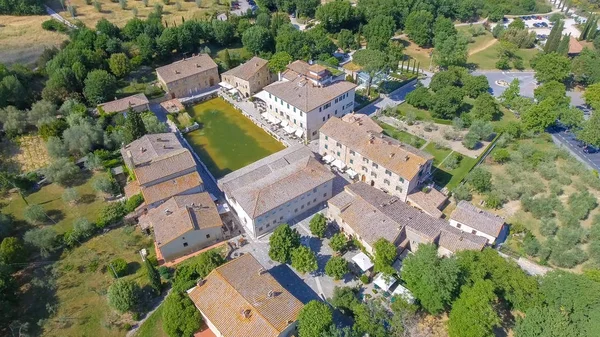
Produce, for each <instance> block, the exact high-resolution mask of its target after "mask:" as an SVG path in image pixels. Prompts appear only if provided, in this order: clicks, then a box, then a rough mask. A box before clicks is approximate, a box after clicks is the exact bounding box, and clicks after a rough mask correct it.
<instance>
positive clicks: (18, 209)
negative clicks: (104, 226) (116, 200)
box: [0, 172, 105, 234]
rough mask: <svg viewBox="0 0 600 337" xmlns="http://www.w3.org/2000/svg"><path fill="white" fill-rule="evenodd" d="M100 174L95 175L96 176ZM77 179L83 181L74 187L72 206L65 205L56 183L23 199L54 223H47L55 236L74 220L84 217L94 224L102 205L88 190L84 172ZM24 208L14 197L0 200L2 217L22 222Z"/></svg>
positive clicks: (98, 198)
mask: <svg viewBox="0 0 600 337" xmlns="http://www.w3.org/2000/svg"><path fill="white" fill-rule="evenodd" d="M99 174H103V173H97V174H96V175H99ZM77 180H80V181H84V182H83V183H82V184H80V185H78V186H74V188H75V189H76V190H77V192H78V193H79V196H80V198H81V201H80V202H79V203H78V204H76V205H69V204H65V203H64V202H63V200H62V198H61V196H62V194H63V192H64V191H65V189H64V188H63V187H61V186H59V185H57V184H50V185H46V186H44V187H42V188H41V189H40V190H39V191H36V192H34V193H31V194H29V195H26V196H25V198H26V199H27V202H29V204H30V205H33V204H39V205H42V206H43V207H44V210H45V211H46V213H47V214H48V216H49V217H51V218H52V219H53V220H54V221H56V224H52V222H50V221H48V224H47V225H51V226H52V227H53V228H54V229H55V230H56V231H57V232H58V233H59V234H62V233H64V232H66V231H67V230H69V229H71V226H72V222H73V221H74V220H75V219H78V218H81V217H85V218H87V219H88V220H90V221H95V220H96V217H97V216H98V213H99V211H100V209H101V208H102V206H104V205H105V202H104V200H103V197H102V196H97V195H96V192H95V191H94V190H93V188H92V184H91V182H92V179H90V174H89V173H88V172H81V174H80V176H79V177H78V179H77ZM25 207H27V205H26V204H25V202H24V201H23V199H21V197H19V195H18V194H9V195H8V196H6V197H5V198H4V199H0V211H1V212H2V213H4V214H11V215H12V216H14V218H15V220H17V221H24V218H23V210H24V209H25Z"/></svg>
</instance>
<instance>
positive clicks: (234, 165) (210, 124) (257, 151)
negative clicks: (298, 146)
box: [185, 97, 285, 179]
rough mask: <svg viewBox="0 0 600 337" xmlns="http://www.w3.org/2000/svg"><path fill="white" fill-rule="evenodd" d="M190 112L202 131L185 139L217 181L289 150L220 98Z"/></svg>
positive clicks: (190, 109)
mask: <svg viewBox="0 0 600 337" xmlns="http://www.w3.org/2000/svg"><path fill="white" fill-rule="evenodd" d="M187 112H188V114H189V115H190V116H191V117H192V118H193V119H195V120H196V121H197V122H198V123H199V124H200V126H201V127H200V129H198V130H195V131H192V132H190V133H187V134H186V135H185V138H186V139H187V141H188V142H189V143H190V145H191V146H192V147H193V148H194V151H195V152H196V153H197V154H198V156H199V157H200V159H201V160H202V162H203V163H204V164H205V165H206V167H207V168H208V170H209V171H210V172H211V173H212V175H213V176H214V177H215V178H216V179H219V178H221V177H223V176H224V175H226V174H228V173H230V172H233V171H235V170H237V169H240V168H242V167H244V166H246V165H249V164H251V163H253V162H255V161H257V160H259V159H262V158H264V157H266V156H268V155H271V154H273V153H275V152H278V151H280V150H283V149H284V148H285V146H284V145H283V144H281V143H280V142H279V141H277V140H276V139H274V138H273V137H271V135H269V134H268V133H267V132H266V131H264V130H263V129H261V128H260V127H259V126H257V125H256V124H254V123H253V122H252V121H251V120H250V119H248V118H247V117H245V116H244V115H243V114H242V113H241V112H239V111H237V110H236V109H235V108H234V107H233V106H231V104H229V103H228V102H227V101H225V100H224V99H222V98H220V97H219V98H214V99H211V100H208V101H205V102H202V103H199V104H196V105H194V106H192V107H189V108H188V109H187Z"/></svg>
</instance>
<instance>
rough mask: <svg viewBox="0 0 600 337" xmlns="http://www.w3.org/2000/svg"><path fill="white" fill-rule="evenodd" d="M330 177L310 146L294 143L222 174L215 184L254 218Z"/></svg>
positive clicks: (331, 176)
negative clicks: (231, 171) (294, 144)
mask: <svg viewBox="0 0 600 337" xmlns="http://www.w3.org/2000/svg"><path fill="white" fill-rule="evenodd" d="M334 177H335V176H334V174H333V173H331V172H330V171H329V170H328V169H327V168H326V167H325V166H323V165H322V164H321V163H319V162H318V161H317V160H316V159H315V158H314V157H313V154H312V152H311V151H310V149H308V148H307V147H306V146H303V145H296V146H291V147H288V148H287V149H284V150H282V151H279V152H277V153H275V154H273V155H270V156H268V157H266V158H263V159H261V160H259V161H257V162H255V163H253V164H250V165H248V166H246V167H244V168H242V169H239V170H237V171H235V172H233V173H230V174H228V175H226V176H225V177H223V178H221V179H220V180H219V186H220V187H221V189H222V190H223V191H224V192H225V193H227V194H228V195H229V196H231V197H233V198H234V199H235V200H236V201H237V203H238V204H240V206H242V208H243V209H244V210H245V211H246V213H247V214H248V215H249V216H251V217H252V218H255V217H257V216H259V215H262V214H264V213H266V212H268V211H270V210H272V209H274V208H276V207H278V206H280V205H282V204H284V203H286V202H288V201H290V200H292V199H294V198H296V197H298V196H300V195H302V194H304V193H306V192H308V191H310V190H312V189H313V188H316V187H318V186H321V185H322V184H324V183H326V182H328V181H330V180H332V179H333V178H334Z"/></svg>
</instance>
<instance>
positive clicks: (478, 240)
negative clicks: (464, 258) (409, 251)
mask: <svg viewBox="0 0 600 337" xmlns="http://www.w3.org/2000/svg"><path fill="white" fill-rule="evenodd" d="M486 243H487V239H486V238H484V237H482V236H477V235H473V234H471V233H465V232H463V231H461V230H460V229H457V228H454V227H452V226H447V227H444V228H443V230H442V232H441V233H440V239H439V242H438V244H439V246H440V247H444V248H446V249H448V250H449V251H451V252H453V253H456V252H459V251H461V250H482V249H483V247H485V245H486Z"/></svg>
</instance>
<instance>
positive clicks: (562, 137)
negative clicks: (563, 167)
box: [550, 128, 600, 171]
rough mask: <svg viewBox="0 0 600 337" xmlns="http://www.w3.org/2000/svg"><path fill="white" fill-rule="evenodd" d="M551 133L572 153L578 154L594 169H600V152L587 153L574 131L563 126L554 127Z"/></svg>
mask: <svg viewBox="0 0 600 337" xmlns="http://www.w3.org/2000/svg"><path fill="white" fill-rule="evenodd" d="M550 134H551V135H552V136H554V137H555V138H556V139H557V140H558V141H560V142H561V143H562V144H563V145H564V146H565V147H567V148H568V149H569V150H570V151H571V152H572V153H574V154H575V155H577V156H578V157H579V158H580V159H581V160H582V161H584V162H585V163H586V164H587V165H588V166H590V167H591V168H592V169H594V170H597V171H600V152H596V153H585V152H583V147H580V146H579V145H580V144H579V142H578V141H577V138H576V137H575V135H574V134H573V132H570V131H567V130H565V129H563V128H554V129H552V130H551V131H550Z"/></svg>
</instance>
